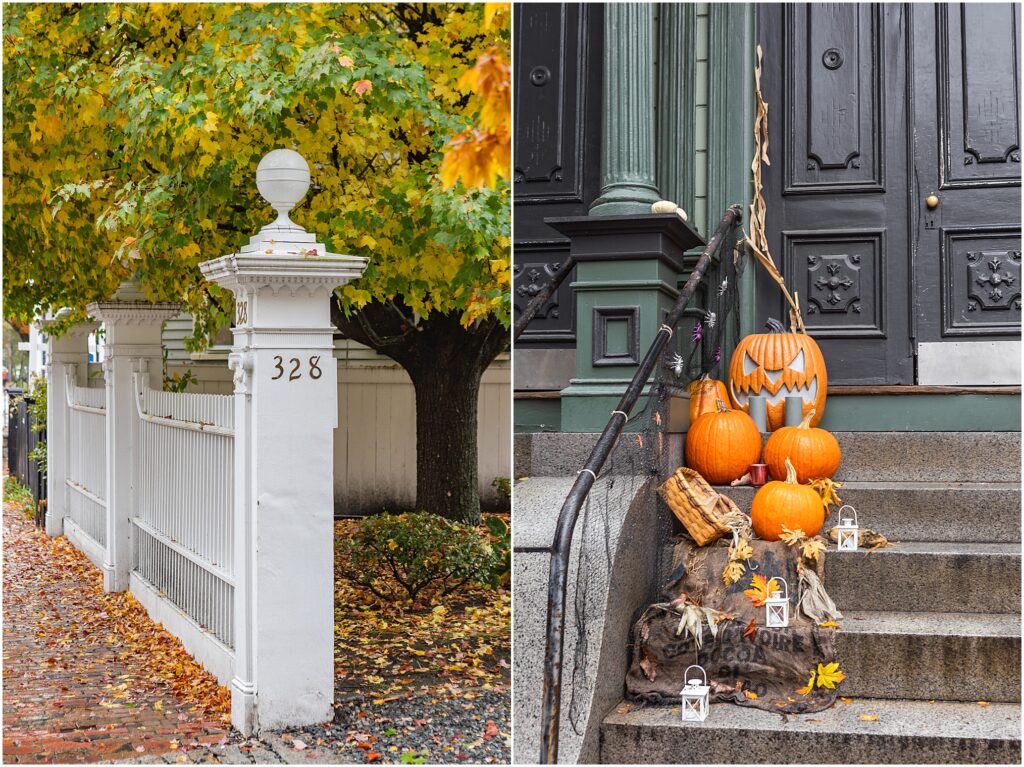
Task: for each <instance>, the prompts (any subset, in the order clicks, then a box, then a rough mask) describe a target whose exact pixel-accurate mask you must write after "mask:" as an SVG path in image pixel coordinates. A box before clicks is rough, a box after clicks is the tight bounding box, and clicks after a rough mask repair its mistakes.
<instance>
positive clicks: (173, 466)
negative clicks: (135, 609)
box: [132, 374, 235, 647]
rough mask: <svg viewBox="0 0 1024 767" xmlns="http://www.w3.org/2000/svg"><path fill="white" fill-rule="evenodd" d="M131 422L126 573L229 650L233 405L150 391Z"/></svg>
mask: <svg viewBox="0 0 1024 767" xmlns="http://www.w3.org/2000/svg"><path fill="white" fill-rule="evenodd" d="M134 391H135V406H136V412H137V414H138V417H139V443H138V452H137V456H136V461H137V466H138V471H137V474H136V476H137V480H138V485H137V487H138V494H137V497H136V501H137V506H136V509H135V514H136V516H135V517H134V518H133V519H132V523H133V527H134V530H133V535H132V537H133V540H134V546H133V549H134V551H133V569H134V570H135V571H136V572H137V573H138V575H140V576H141V577H142V578H143V579H144V580H146V581H147V582H148V583H149V584H150V585H152V586H153V587H155V588H156V589H157V591H158V592H162V598H164V599H167V600H168V601H170V602H172V603H173V604H174V605H175V606H176V607H177V608H178V609H180V610H181V611H183V612H184V613H185V614H186V615H188V616H189V617H190V618H191V619H192V620H193V621H195V622H196V623H197V624H199V626H200V627H201V628H203V629H204V630H206V631H208V632H210V633H211V634H213V635H214V636H215V637H216V638H217V639H218V640H219V641H220V642H222V643H223V644H225V645H227V646H228V647H233V641H234V627H233V599H234V574H233V572H232V570H233V566H234V557H233V553H234V537H233V517H232V509H233V503H234V447H235V441H234V433H235V432H234V397H233V395H230V394H181V393H176V392H164V391H156V390H154V389H150V388H149V387H148V385H147V383H146V380H145V377H144V376H142V375H138V374H137V375H136V376H135V379H134Z"/></svg>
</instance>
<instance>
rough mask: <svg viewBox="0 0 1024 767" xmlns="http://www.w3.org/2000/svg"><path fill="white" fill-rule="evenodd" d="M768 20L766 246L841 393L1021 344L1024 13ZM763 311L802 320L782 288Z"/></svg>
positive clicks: (762, 292)
mask: <svg viewBox="0 0 1024 767" xmlns="http://www.w3.org/2000/svg"><path fill="white" fill-rule="evenodd" d="M760 19H761V22H760V31H759V39H760V42H761V44H762V46H763V48H764V57H765V58H764V72H763V75H762V90H763V93H764V96H765V99H766V100H767V101H768V103H769V106H770V109H769V139H770V143H769V153H770V157H771V161H772V163H773V165H772V166H771V167H769V168H766V169H765V173H764V179H765V195H766V200H767V203H768V217H767V218H768V232H767V234H768V239H769V243H770V245H771V248H772V252H773V255H774V257H775V260H776V263H778V264H779V265H780V267H781V268H782V270H783V274H784V276H785V278H786V283H787V285H789V287H790V289H791V290H796V291H797V292H798V293H799V296H800V302H801V305H802V307H803V308H804V317H805V322H806V325H807V329H808V331H809V332H810V333H811V334H812V335H813V336H814V337H815V338H816V339H817V340H818V342H819V344H820V345H821V347H822V350H823V352H824V353H825V355H826V357H827V359H828V363H829V381H830V383H835V384H912V383H915V376H916V373H915V364H914V362H915V353H916V349H917V345H918V344H921V343H926V344H939V343H942V342H946V343H948V344H949V346H948V347H931V346H929V347H928V350H929V354H932V355H935V354H936V353H939V354H944V353H945V352H946V351H948V353H949V354H950V355H951V356H953V357H955V355H956V354H962V355H963V356H964V364H967V362H966V360H967V359H968V357H970V358H971V359H975V358H977V357H978V355H977V354H975V353H973V351H971V350H969V349H968V348H967V347H965V346H964V344H965V343H966V344H969V343H971V342H972V341H985V342H992V341H1005V340H1015V339H1019V338H1020V319H1021V290H1020V281H1021V273H1020V272H1021V236H1020V210H1021V208H1020V206H1021V197H1020V179H1021V162H1020V119H1019V114H1020V76H1019V71H1020V51H1019V45H1018V36H1019V26H1020V8H1019V6H1017V5H1011V4H978V3H968V4H962V5H946V4H923V3H922V4H907V5H895V4H883V5H868V4H826V3H815V4H799V5H787V6H784V7H782V6H768V7H765V8H763V10H762V11H761V14H760ZM929 196H934V199H933V200H932V202H937V205H936V206H935V207H934V208H932V207H929V203H928V198H929ZM758 299H759V300H758V305H759V310H760V313H761V314H762V318H761V319H762V321H763V319H764V317H765V316H767V315H771V316H776V317H783V316H785V306H784V303H783V301H782V299H781V297H780V296H779V294H778V291H777V290H776V289H775V287H774V285H773V284H772V283H771V282H770V281H769V280H761V281H760V285H759V293H758ZM954 342H956V344H954ZM1000 348H1003V347H1000ZM965 350H966V351H965ZM968 352H970V353H968ZM1018 354H1019V352H1018ZM930 382H932V383H936V382H937V381H930ZM1003 383H1019V381H1010V380H1006V381H1003Z"/></svg>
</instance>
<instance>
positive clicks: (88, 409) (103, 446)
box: [66, 372, 107, 549]
mask: <svg viewBox="0 0 1024 767" xmlns="http://www.w3.org/2000/svg"><path fill="white" fill-rule="evenodd" d="M66 390H67V406H68V440H69V443H70V444H69V461H68V478H67V484H68V488H69V490H68V517H69V518H70V519H71V521H72V522H74V523H75V525H77V526H78V527H79V528H80V529H81V531H82V532H83V533H85V534H86V535H88V536H89V537H90V538H92V540H93V541H95V542H96V543H97V544H98V545H99V547H100V548H101V549H105V548H106V545H107V503H106V498H107V418H106V415H107V412H106V391H105V390H104V389H88V388H86V387H84V386H78V385H77V384H76V383H75V382H74V379H73V377H72V374H71V373H70V372H69V373H68V379H67V387H66Z"/></svg>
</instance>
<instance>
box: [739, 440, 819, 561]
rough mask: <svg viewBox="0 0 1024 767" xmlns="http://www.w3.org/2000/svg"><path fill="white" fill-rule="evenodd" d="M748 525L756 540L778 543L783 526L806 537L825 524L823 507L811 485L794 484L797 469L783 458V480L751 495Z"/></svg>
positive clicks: (815, 533)
mask: <svg viewBox="0 0 1024 767" xmlns="http://www.w3.org/2000/svg"><path fill="white" fill-rule="evenodd" d="M750 523H751V526H752V527H753V528H754V532H755V533H757V537H758V538H761V539H762V540H765V541H777V540H779V537H780V536H781V535H782V528H783V526H785V527H788V528H789V529H790V530H803V531H804V533H805V534H806V535H807V537H808V538H811V537H813V536H815V535H817V534H818V533H819V532H820V531H821V526H822V525H823V524H825V506H824V505H823V504H822V502H821V496H820V495H818V494H817V492H815V490H814V488H812V487H811V486H810V485H801V484H798V483H797V481H796V469H794V468H793V464H792V463H791V462H790V460H789V459H788V458H787V459H786V481H785V482H777V481H776V482H769V483H768V484H766V485H765V486H764V487H762V488H761V489H760V490H758V491H757V493H756V494H755V495H754V503H753V504H752V505H751V507H750Z"/></svg>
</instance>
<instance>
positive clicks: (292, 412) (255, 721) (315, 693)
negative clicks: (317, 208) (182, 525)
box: [200, 149, 367, 735]
mask: <svg viewBox="0 0 1024 767" xmlns="http://www.w3.org/2000/svg"><path fill="white" fill-rule="evenodd" d="M309 182H310V173H309V166H308V165H307V164H306V161H305V160H304V159H303V158H302V157H301V156H300V155H299V154H297V153H296V152H292V151H291V150H284V149H279V150H275V151H273V152H271V153H270V154H268V155H267V156H266V157H264V158H263V160H262V161H261V162H260V164H259V167H258V168H257V170H256V184H257V187H258V188H259V190H260V194H262V195H263V197H264V198H265V199H266V200H267V201H268V202H270V204H271V205H272V206H273V207H274V208H275V210H277V212H278V219H277V220H276V221H275V222H273V223H272V224H268V225H267V226H265V227H263V229H261V230H260V232H259V234H257V235H255V236H254V237H252V238H251V239H250V241H249V244H248V245H246V246H245V247H243V248H242V249H241V251H240V252H239V253H235V254H231V255H228V256H224V257H222V258H218V259H215V260H213V261H207V262H205V263H203V264H201V265H200V268H201V269H202V270H203V274H205V275H206V277H207V278H208V279H210V280H212V281H214V282H216V283H218V284H220V285H223V286H225V287H227V288H229V289H230V290H231V291H232V292H233V293H234V295H235V307H236V309H235V328H234V347H233V349H232V354H231V358H230V364H231V366H232V368H233V370H234V372H235V378H234V380H235V453H234V455H235V495H234V498H235V520H234V535H235V548H234V552H235V568H234V576H235V600H234V604H235V645H234V649H235V677H234V679H233V680H232V683H231V719H232V723H233V724H234V725H235V727H237V728H238V729H239V730H241V731H242V732H243V733H245V734H247V735H248V734H251V733H254V732H259V731H260V730H261V729H272V728H278V727H287V726H292V725H296V726H300V725H309V724H314V723H318V722H324V721H327V720H328V719H330V718H331V711H332V708H331V706H332V703H333V701H334V653H333V647H334V583H333V580H334V578H333V563H334V546H333V532H334V531H333V521H332V520H333V492H332V491H333V454H334V443H333V431H334V428H335V425H336V421H337V412H338V411H337V364H336V363H335V361H334V358H333V354H332V352H333V333H334V328H333V326H332V324H331V319H330V302H331V295H332V291H333V290H334V288H336V287H338V286H340V285H344V284H345V283H347V282H349V281H350V280H353V279H356V278H358V277H359V276H361V275H362V273H363V271H364V270H365V268H366V263H367V259H365V258H359V257H354V256H341V255H335V254H329V253H326V251H325V247H324V245H323V244H322V243H318V242H316V238H315V236H314V235H312V234H309V233H307V232H306V231H305V230H304V229H303V228H302V227H300V226H297V225H296V224H294V223H292V222H291V221H290V220H289V218H288V212H289V211H290V210H291V209H292V208H293V207H294V206H295V205H296V204H297V203H298V202H299V201H300V200H301V199H302V198H303V197H304V196H305V194H306V191H307V190H308V188H309Z"/></svg>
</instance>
